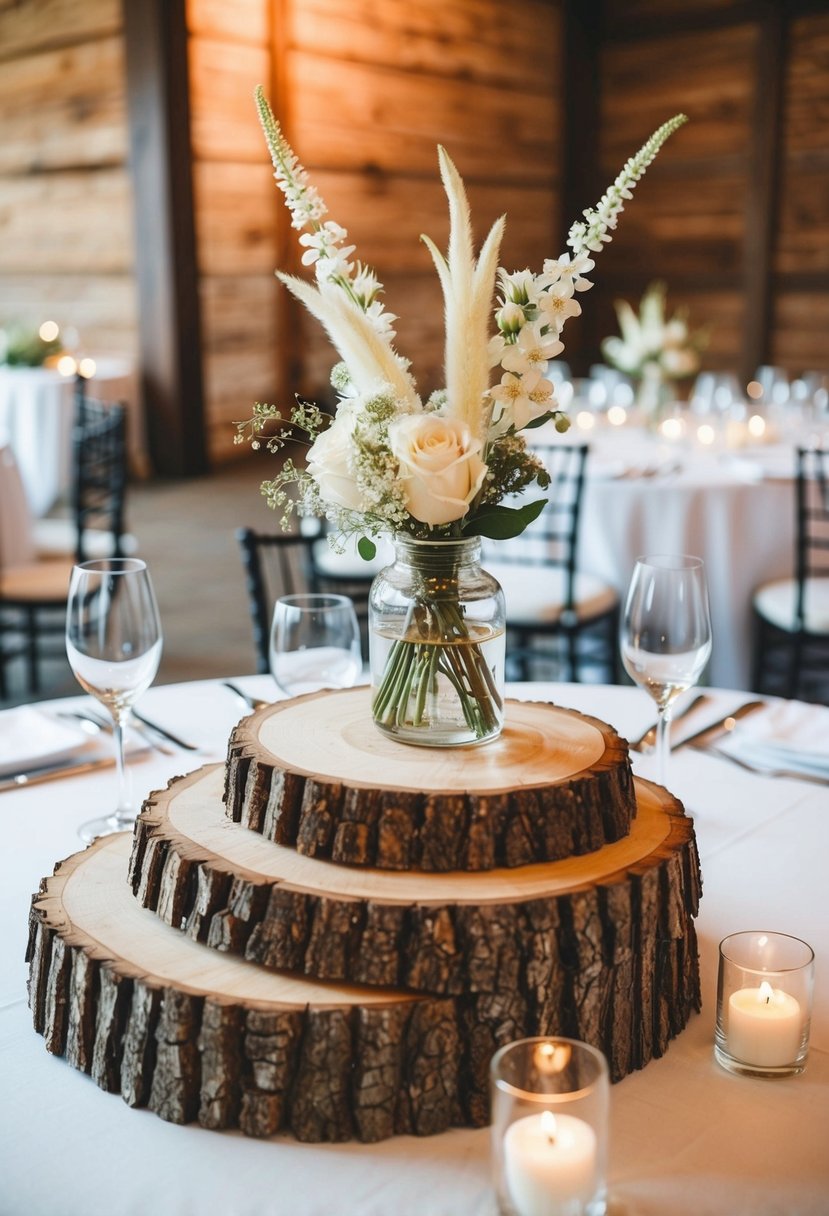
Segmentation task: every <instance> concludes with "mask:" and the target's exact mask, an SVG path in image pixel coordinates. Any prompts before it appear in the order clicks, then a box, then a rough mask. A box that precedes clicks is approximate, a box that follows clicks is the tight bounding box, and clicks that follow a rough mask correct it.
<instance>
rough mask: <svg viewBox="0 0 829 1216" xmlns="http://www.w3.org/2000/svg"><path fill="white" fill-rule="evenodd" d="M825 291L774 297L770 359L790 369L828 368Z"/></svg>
mask: <svg viewBox="0 0 829 1216" xmlns="http://www.w3.org/2000/svg"><path fill="white" fill-rule="evenodd" d="M827 334H829V291H823V292H808V293H806V292H787V291H785V290H780V291H778V293H777V294H776V296H775V307H774V329H773V335H774V336H773V340H772V347H771V362H773V363H774V364H776V365H778V366H780V367H785V368H787V369H788V370H789V371H790V372H802V371H826V370H827V369H829V350H828V349H827V337H826V336H827Z"/></svg>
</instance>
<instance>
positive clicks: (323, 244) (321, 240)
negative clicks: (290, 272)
mask: <svg viewBox="0 0 829 1216" xmlns="http://www.w3.org/2000/svg"><path fill="white" fill-rule="evenodd" d="M347 236H348V231H347V230H346V229H345V228H343V227H342V225H341V224H337V223H335V221H334V220H326V221H325V223H324V224H322V225H321V226H320V227H319V228H318V229H317V230H316V232H303V234H302V236H301V237H300V238H299V243H300V245H303V246H304V247H305V253H303V255H302V265H303V266H312V265H313V264H314V262H317V261H320V260H337V259H343V261H344V260H345V259H347V258H348V256H349V254H352V253H353V252H354V250H355V248H356V246H355V245H343V242H344V241H345V238H346V237H347ZM349 269H350V267H349ZM326 277H327V278H330V277H331V276H330V275H327V276H326Z"/></svg>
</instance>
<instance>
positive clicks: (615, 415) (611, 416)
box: [607, 405, 628, 426]
mask: <svg viewBox="0 0 829 1216" xmlns="http://www.w3.org/2000/svg"><path fill="white" fill-rule="evenodd" d="M607 420H608V422H609V423H610V425H611V426H624V424H625V423H626V422H627V420H628V412H627V410H626V409H623V408H622V406H621V405H611V407H610V409H609V410H608V411H607Z"/></svg>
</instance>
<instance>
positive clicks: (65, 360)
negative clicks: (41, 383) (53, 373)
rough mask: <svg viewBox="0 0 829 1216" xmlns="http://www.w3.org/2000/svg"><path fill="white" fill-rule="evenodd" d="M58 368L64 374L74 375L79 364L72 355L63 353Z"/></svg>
mask: <svg viewBox="0 0 829 1216" xmlns="http://www.w3.org/2000/svg"><path fill="white" fill-rule="evenodd" d="M57 369H58V371H59V372H60V374H61V375H62V376H74V374H75V372H76V371H77V370H78V365H77V363H76V362H75V360H74V359H73V358H72V356H71V355H61V357H60V358H59V359H58V362H57Z"/></svg>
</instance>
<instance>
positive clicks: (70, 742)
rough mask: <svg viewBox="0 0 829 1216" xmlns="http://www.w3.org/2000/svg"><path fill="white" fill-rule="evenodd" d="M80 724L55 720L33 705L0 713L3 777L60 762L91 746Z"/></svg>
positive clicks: (0, 756) (0, 760)
mask: <svg viewBox="0 0 829 1216" xmlns="http://www.w3.org/2000/svg"><path fill="white" fill-rule="evenodd" d="M89 741H90V740H89V735H88V734H86V733H85V732H84V731H83V729H82V728H81V726H80V725H75V723H73V722H64V721H62V720H61V719H58V718H53V717H51V716H50V715H49V714H47V713H44V712H43V711H42V710H39V709H37V708H35V706H33V705H21V706H19V707H18V708H17V709H4V710H2V711H0V777H8V776H11V775H13V774H14V773H19V772H22V771H24V770H25V769H27V768H38V767H39V766H41V765H44V764H52V763H57V762H58V761H60V760H68V759H69V758H70V757H72V756H77V755H78V753H79V752H81V751H84V752H85V751H86V750H87V749H88V747H89Z"/></svg>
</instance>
